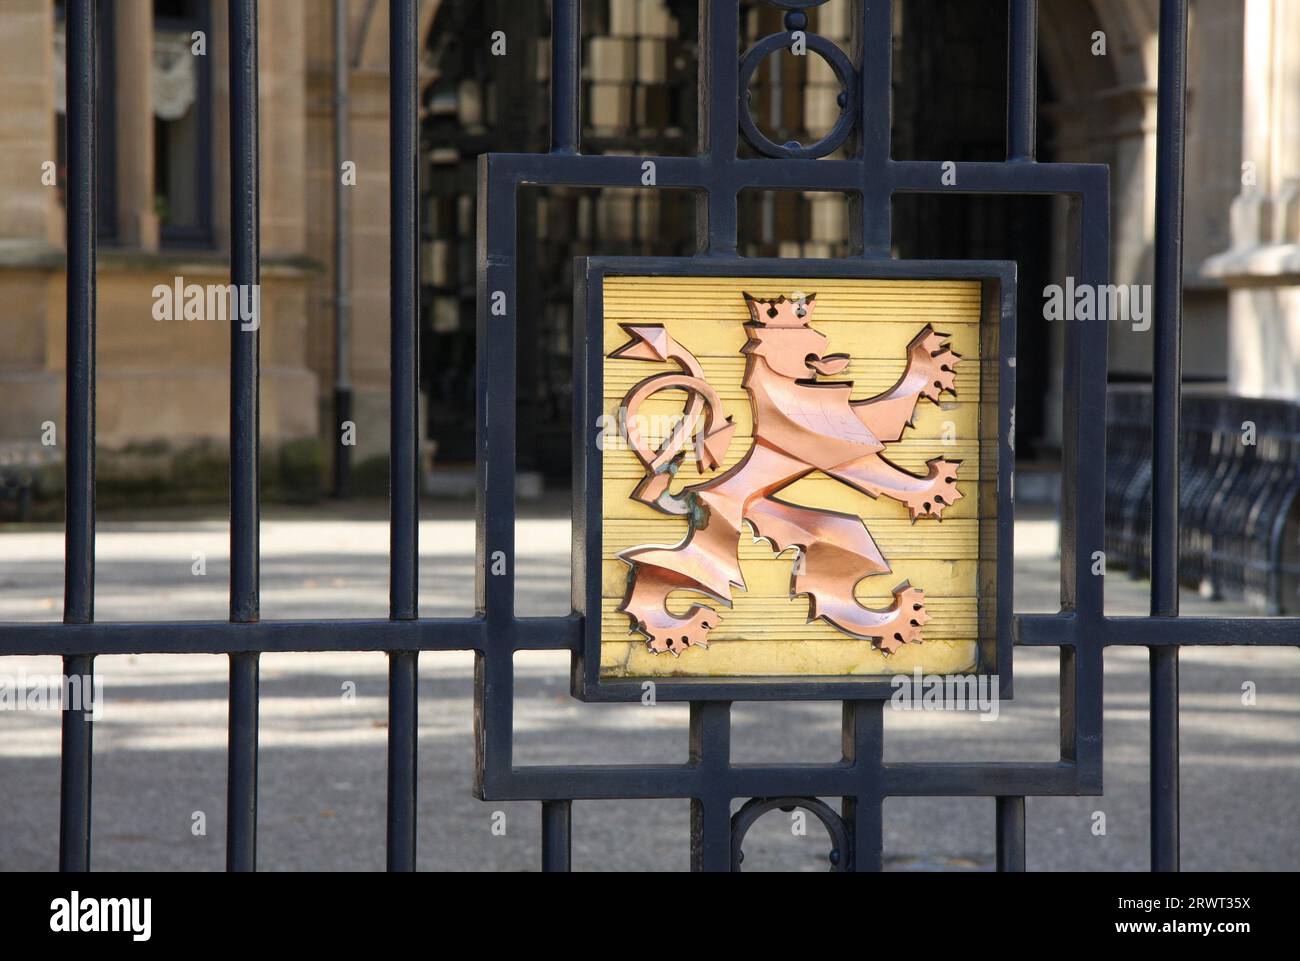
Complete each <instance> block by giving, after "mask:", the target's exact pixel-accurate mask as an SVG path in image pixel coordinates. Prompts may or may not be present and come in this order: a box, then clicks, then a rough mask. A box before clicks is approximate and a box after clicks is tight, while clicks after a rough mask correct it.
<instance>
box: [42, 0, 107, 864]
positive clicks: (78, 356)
mask: <svg viewBox="0 0 1300 961" xmlns="http://www.w3.org/2000/svg"><path fill="white" fill-rule="evenodd" d="M64 22H65V25H66V26H65V30H66V36H67V64H66V68H67V75H66V90H67V112H66V117H67V150H68V184H67V209H66V217H67V238H68V277H67V283H68V300H67V324H68V341H67V366H66V371H67V384H66V390H67V414H66V420H65V423H64V430H65V431H66V434H67V439H66V443H67V463H66V468H65V469H66V471H67V482H66V484H65V493H64V503H65V510H66V513H65V515H64V517H65V519H64V566H63V620H64V623H66V624H90V623H91V622H93V621H94V619H95V229H96V226H95V215H96V211H95V202H96V200H95V159H96V158H95V110H96V107H97V103H96V92H95V86H96V85H95V69H96V64H95V54H96V45H95V27H96V24H95V0H71V2H70V3H69V4H68V6H67V11H66V18H65V21H64ZM42 653H49V651H48V650H46V651H43V652H42ZM94 666H95V656H94V654H93V653H92V652H86V653H83V654H71V655H69V654H65V655H64V658H63V673H64V674H65V675H66V676H67V677H74V676H77V675H81V676H83V677H88V676H89V675H90V674H91V672H92V671H93V670H94ZM83 689H84V688H83ZM61 720H62V723H63V744H62V749H61V761H60V769H61V771H60V774H61V780H60V788H59V869H60V870H63V871H89V870H90V780H91V762H92V757H93V750H92V741H93V732H94V728H93V727H92V725H91V720H90V716H89V714H85V713H83V712H82V711H72V710H68V709H67V705H66V704H65V705H64V711H63V715H62V719H61Z"/></svg>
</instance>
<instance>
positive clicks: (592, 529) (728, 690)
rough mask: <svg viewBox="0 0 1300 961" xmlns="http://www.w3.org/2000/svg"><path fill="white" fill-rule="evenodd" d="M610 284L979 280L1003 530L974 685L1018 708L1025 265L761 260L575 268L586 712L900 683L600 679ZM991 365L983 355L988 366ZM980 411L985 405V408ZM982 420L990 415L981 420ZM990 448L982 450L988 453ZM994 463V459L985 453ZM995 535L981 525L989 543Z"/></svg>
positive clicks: (577, 566) (581, 679) (578, 572)
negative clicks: (650, 690)
mask: <svg viewBox="0 0 1300 961" xmlns="http://www.w3.org/2000/svg"><path fill="white" fill-rule="evenodd" d="M608 276H658V277H763V276H771V277H797V278H808V279H810V280H812V279H820V278H830V279H854V280H976V281H979V282H980V293H981V295H980V322H981V335H980V336H981V342H982V343H983V342H984V340H985V337H986V335H987V333H988V332H987V330H986V328H984V326H983V325H984V324H985V322H986V321H987V320H988V319H989V318H995V319H996V325H997V344H998V356H997V363H998V398H997V400H998V415H997V417H998V425H997V426H998V430H997V490H996V504H997V519H996V522H995V524H994V536H995V550H994V554H995V564H996V582H997V590H996V597H995V599H994V600H995V607H994V611H995V613H994V617H993V618H992V628H993V636H992V637H989V636H988V630H987V627H986V626H985V622H986V621H987V620H988V619H987V618H985V617H984V616H983V613H982V612H981V616H980V617H979V618H978V620H979V621H980V623H981V630H980V638H979V646H978V649H977V661H976V664H975V665H974V669H973V671H972V672H970V673H974V674H977V675H996V676H997V677H998V685H999V686H998V692H999V696H1000V697H1006V698H1009V697H1011V691H1012V672H1011V662H1012V656H1011V649H1012V631H1013V626H1012V616H1013V614H1012V587H1013V581H1014V574H1013V565H1012V562H1013V544H1014V536H1013V524H1014V519H1015V518H1014V503H1013V496H1014V490H1015V477H1014V472H1015V452H1014V450H1013V448H1012V446H1011V442H1010V441H1011V439H1012V436H1013V434H1012V431H1013V424H1014V419H1015V402H1016V387H1015V345H1016V265H1015V263H1013V262H1011V261H980V260H967V261H960V260H840V259H789V260H786V259H776V258H756V257H711V258H707V259H704V258H698V257H664V258H654V257H579V258H577V259H576V263H575V266H574V301H575V305H574V324H573V331H574V333H573V396H574V404H573V456H574V473H573V607H574V611H575V613H577V614H578V615H579V616H580V617H581V618H582V623H583V627H582V641H581V643H580V644H579V645H578V647H577V649H576V650H575V651H574V655H573V669H572V689H573V694H574V696H575V697H578V698H581V699H582V700H585V701H637V700H640V699H641V697H642V696H643V693H644V688H643V685H644V684H645V683H646V682H653V684H654V691H655V698H656V699H657V700H664V701H692V700H717V699H725V700H732V701H744V700H841V699H845V698H852V699H858V700H879V699H884V698H888V697H890V696H891V695H892V694H893V693H894V691H895V687H894V685H893V682H892V679H891V675H887V674H880V675H870V676H862V675H848V676H840V675H808V676H797V675H784V676H783V675H774V676H770V677H769V676H764V677H750V676H743V675H742V676H721V677H658V676H655V677H651V676H647V677H637V678H627V679H618V680H610V679H608V678H602V677H601V676H600V647H601V616H600V611H601V603H600V600H601V595H602V590H601V559H602V556H603V544H602V501H603V492H604V481H603V476H602V465H603V452H602V451H601V450H600V447H599V445H598V444H597V443H596V432H595V431H594V430H592V429H591V425H593V424H596V423H597V418H598V417H599V416H600V414H601V413H603V411H604V355H605V348H606V345H605V344H604V338H603V329H602V328H603V321H604V283H605V278H606V277H608ZM987 359H988V358H986V357H984V356H983V353H981V357H980V361H981V363H983V362H984V361H985V360H987ZM976 403H980V404H982V397H981V398H977V400H976ZM982 415H983V412H982V411H981V416H982ZM981 443H982V441H981ZM984 456H987V452H985V453H984ZM984 533H985V528H984V526H983V525H981V528H980V539H981V541H982V540H983V539H984Z"/></svg>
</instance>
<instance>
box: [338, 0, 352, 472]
mask: <svg viewBox="0 0 1300 961" xmlns="http://www.w3.org/2000/svg"><path fill="white" fill-rule="evenodd" d="M350 70H351V66H350V63H349V59H348V0H334V496H335V497H346V496H347V492H348V480H349V477H350V475H351V469H352V458H351V454H352V447H351V446H350V445H347V444H344V443H343V436H342V431H343V424H344V423H345V422H347V421H349V420H351V419H352V373H351V367H352V357H351V344H350V342H349V341H350V337H351V331H350V330H349V323H350V319H351V318H350V317H349V313H348V312H349V310H350V308H351V306H352V283H351V268H352V264H351V256H352V255H351V244H350V240H351V236H352V206H351V203H350V200H351V197H350V195H349V192H348V185H347V184H345V183H344V182H343V164H344V163H345V162H346V161H347V160H348V151H349V145H350V143H351V139H352V133H351V126H350V124H349V120H350V113H351V110H352V107H351V100H350V97H349V93H348V74H349V72H350Z"/></svg>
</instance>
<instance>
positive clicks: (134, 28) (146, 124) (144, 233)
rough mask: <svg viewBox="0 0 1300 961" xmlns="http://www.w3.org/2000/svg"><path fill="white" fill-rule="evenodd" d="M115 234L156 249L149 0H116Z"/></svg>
mask: <svg viewBox="0 0 1300 961" xmlns="http://www.w3.org/2000/svg"><path fill="white" fill-rule="evenodd" d="M113 12H114V22H113V29H114V60H115V61H116V63H115V64H114V66H115V67H116V69H117V89H116V93H117V111H116V121H117V206H118V209H117V218H118V237H119V239H120V240H121V242H122V244H123V245H124V246H127V247H138V248H139V249H141V250H157V249H158V213H157V211H156V210H155V209H154V122H153V0H115V3H114V4H113Z"/></svg>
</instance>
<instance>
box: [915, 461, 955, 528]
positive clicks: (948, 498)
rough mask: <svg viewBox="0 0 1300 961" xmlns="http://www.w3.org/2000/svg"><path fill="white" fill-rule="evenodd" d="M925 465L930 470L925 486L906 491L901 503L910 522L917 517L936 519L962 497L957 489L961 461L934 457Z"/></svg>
mask: <svg viewBox="0 0 1300 961" xmlns="http://www.w3.org/2000/svg"><path fill="white" fill-rule="evenodd" d="M926 463H927V464H928V465H929V468H930V473H929V474H928V475H927V478H926V479H927V480H928V481H929V483H928V484H927V486H925V487H924V488H922V489H921V490H919V491H907V492H906V493H905V494H904V495H903V503H904V504H906V505H907V511H908V513H909V514H910V515H911V517H912V520H916V519H917V518H918V517H934V518H938V517H940V516H942V514H943V511H944V508H947V507H951V506H952V505H953V504H954V503H956V502H957V501H958V500H960V499H961V498H962V496H963V495H962V492H961V491H960V490H958V489H957V468H958V467H959V466H960V465H961V461H955V460H946V459H945V458H943V457H936V458H934V460H930V461H926Z"/></svg>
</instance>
